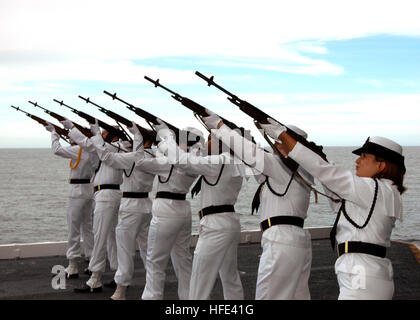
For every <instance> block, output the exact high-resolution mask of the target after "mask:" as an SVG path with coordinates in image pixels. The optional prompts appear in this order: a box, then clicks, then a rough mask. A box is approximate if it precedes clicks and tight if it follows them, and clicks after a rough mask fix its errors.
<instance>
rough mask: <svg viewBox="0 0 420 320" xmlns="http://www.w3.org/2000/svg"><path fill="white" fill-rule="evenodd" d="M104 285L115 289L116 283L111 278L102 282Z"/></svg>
mask: <svg viewBox="0 0 420 320" xmlns="http://www.w3.org/2000/svg"><path fill="white" fill-rule="evenodd" d="M104 287H107V288H112V289H115V288H116V287H117V284H116V283H115V281H114V279H112V280H111V281H109V282H107V283H104Z"/></svg>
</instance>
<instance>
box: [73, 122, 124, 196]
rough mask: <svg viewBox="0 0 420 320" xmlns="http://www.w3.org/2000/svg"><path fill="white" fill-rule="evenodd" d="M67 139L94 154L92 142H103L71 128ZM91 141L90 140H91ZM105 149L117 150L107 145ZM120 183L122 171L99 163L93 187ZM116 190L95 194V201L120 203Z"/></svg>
mask: <svg viewBox="0 0 420 320" xmlns="http://www.w3.org/2000/svg"><path fill="white" fill-rule="evenodd" d="M69 137H70V138H71V139H72V140H73V141H75V142H76V143H77V144H78V145H79V146H81V147H82V148H84V149H85V150H86V151H88V152H92V153H93V152H95V153H96V148H95V146H94V142H95V140H96V141H103V139H102V137H101V136H99V135H97V136H93V137H91V138H90V139H89V138H88V137H86V136H85V135H84V134H82V133H81V132H80V131H79V130H78V129H77V128H73V129H71V130H70V132H69ZM91 139H92V140H91ZM105 147H106V148H107V149H109V151H110V152H118V150H119V149H118V148H115V147H112V146H110V145H109V144H105ZM121 183H122V170H121V169H114V168H112V167H110V166H108V165H107V164H105V163H101V164H100V167H99V170H98V171H97V172H96V174H95V179H94V180H93V185H94V186H97V185H101V184H118V185H121ZM115 191H118V190H111V189H104V190H100V191H99V192H95V201H120V199H121V194H120V192H115Z"/></svg>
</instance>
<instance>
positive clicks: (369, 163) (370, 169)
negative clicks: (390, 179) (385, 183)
mask: <svg viewBox="0 0 420 320" xmlns="http://www.w3.org/2000/svg"><path fill="white" fill-rule="evenodd" d="M384 166H385V163H384V162H383V161H377V160H376V157H375V156H374V155H373V154H370V153H362V154H361V155H360V156H359V158H357V160H356V175H357V176H358V177H365V178H372V177H375V176H376V175H377V174H378V173H379V172H381V171H382V170H383V169H384Z"/></svg>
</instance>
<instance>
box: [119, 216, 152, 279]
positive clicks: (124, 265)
mask: <svg viewBox="0 0 420 320" xmlns="http://www.w3.org/2000/svg"><path fill="white" fill-rule="evenodd" d="M151 218H152V214H151V213H140V212H121V211H120V213H119V219H118V225H117V227H116V228H115V235H116V240H117V257H118V269H117V272H116V273H115V276H114V280H115V282H116V283H117V284H119V285H121V286H125V287H126V286H129V285H131V280H132V278H133V272H134V257H135V255H136V242H137V239H138V238H141V239H142V241H141V242H140V244H141V248H140V252H141V251H142V250H147V233H148V231H149V225H150V220H151ZM140 235H141V236H140ZM144 239H146V240H145V241H143V240H144ZM144 242H145V243H144Z"/></svg>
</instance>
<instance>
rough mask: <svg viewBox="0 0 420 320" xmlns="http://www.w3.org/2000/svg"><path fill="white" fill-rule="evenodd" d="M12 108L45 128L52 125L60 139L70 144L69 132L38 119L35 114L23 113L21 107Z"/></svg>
mask: <svg viewBox="0 0 420 320" xmlns="http://www.w3.org/2000/svg"><path fill="white" fill-rule="evenodd" d="M11 107H12V108H14V109H16V110H17V111H20V112H23V113H24V114H26V115H27V116H28V117H29V118H31V119H33V120H35V121H36V122H38V123H40V124H42V125H43V126H44V127H45V126H47V125H49V124H51V125H52V126H53V127H54V129H55V132H57V134H58V135H59V136H60V138H61V139H63V140H64V141H66V142H67V143H69V144H70V142H69V140H68V131H67V130H65V129H63V128H61V127H59V126H56V125H55V124H53V123H50V122H48V121H46V120H44V119H42V118H40V117H37V116H35V115H33V114H30V113H29V112H26V111H23V110H22V109H21V108H19V107H15V106H11Z"/></svg>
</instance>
